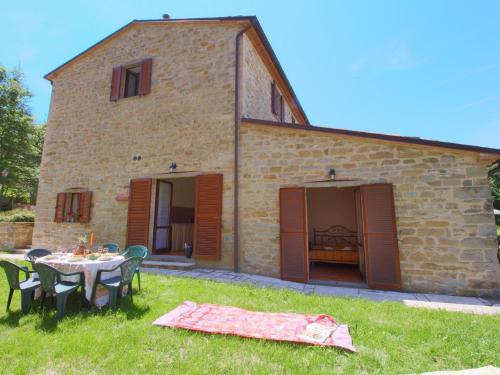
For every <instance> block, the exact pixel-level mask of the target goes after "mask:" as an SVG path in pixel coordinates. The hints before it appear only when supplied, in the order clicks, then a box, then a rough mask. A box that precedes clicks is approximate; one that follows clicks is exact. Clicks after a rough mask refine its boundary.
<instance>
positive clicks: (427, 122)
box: [0, 0, 500, 148]
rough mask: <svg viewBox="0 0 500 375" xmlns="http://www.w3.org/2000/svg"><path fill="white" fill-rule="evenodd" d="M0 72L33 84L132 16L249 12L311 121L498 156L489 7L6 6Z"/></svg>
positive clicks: (109, 1) (497, 62)
mask: <svg viewBox="0 0 500 375" xmlns="http://www.w3.org/2000/svg"><path fill="white" fill-rule="evenodd" d="M2 13H3V14H2V16H1V18H2V22H1V23H0V46H1V47H0V64H3V65H6V66H7V67H9V68H12V67H14V66H20V67H21V69H22V70H23V71H24V73H25V81H26V84H27V85H28V86H29V88H30V89H31V90H32V92H33V93H34V95H35V96H34V98H33V99H32V101H31V107H32V110H33V113H34V115H35V116H36V119H37V121H45V120H46V118H47V114H48V109H49V101H50V84H49V82H48V81H46V80H44V79H43V75H44V74H46V73H48V72H49V71H50V70H52V69H54V68H55V67H57V66H59V65H60V64H62V63H63V62H65V61H67V60H68V59H70V58H71V57H73V56H74V55H76V54H77V53H79V52H81V51H82V50H84V49H86V48H87V47H89V46H90V45H92V44H93V43H95V42H96V41H98V40H100V39H102V38H103V37H105V36H106V35H108V34H110V33H112V32H113V31H115V30H116V29H118V28H119V27H121V26H123V25H124V24H125V23H127V22H129V21H130V20H132V19H134V18H135V19H147V18H148V19H149V18H160V17H161V15H162V14H163V13H169V14H170V15H171V16H172V17H173V18H184V17H211V16H230V15H256V16H258V18H259V20H260V22H261V24H262V27H263V29H264V31H265V32H266V34H267V36H268V38H269V40H270V42H271V44H272V46H273V48H274V50H275V52H276V54H277V56H278V58H279V60H280V62H281V64H282V66H283V68H284V70H285V72H286V74H287V76H288V78H289V80H290V82H291V83H292V85H293V87H294V90H295V92H296V94H297V96H298V98H299V100H300V102H301V104H302V106H303V107H304V109H305V111H306V113H307V115H308V116H309V119H310V121H311V123H313V124H315V125H322V126H329V127H336V128H347V129H355V130H365V131H372V132H381V133H390V134H400V135H408V136H420V137H422V138H430V139H439V140H445V141H451V142H459V143H468V144H477V145H482V146H490V147H496V148H500V22H499V14H500V1H496V0H491V1H481V0H474V1H460V0H453V1H442V0H414V1H411V2H410V1H406V0H405V1H402V0H397V1H385V0H377V1H371V0H366V1H354V0H353V1H347V0H345V1H332V0H329V1H328V0H325V1H319V0H318V1H280V0H273V1H270V0H265V1H261V0H252V1H234V0H221V1H188V0H182V1H172V0H170V1H146V0H143V1H140V2H139V1H130V0H121V1H118V0H99V1H94V0H85V1H84V0H80V1H77V0H73V1H67V0H64V1H62V0H60V1H57V0H50V1H17V2H8V5H6V4H4V5H3V6H2Z"/></svg>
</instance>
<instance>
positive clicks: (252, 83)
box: [241, 35, 292, 122]
mask: <svg viewBox="0 0 500 375" xmlns="http://www.w3.org/2000/svg"><path fill="white" fill-rule="evenodd" d="M242 40H243V42H242V48H241V50H242V58H241V60H242V61H243V64H242V65H243V68H242V79H241V92H242V98H243V99H242V103H241V105H242V110H241V113H242V116H243V117H248V118H254V119H259V120H269V121H279V119H278V118H277V116H276V115H274V114H273V113H272V111H271V82H273V77H272V76H271V73H269V71H268V69H267V67H266V66H265V64H264V63H263V61H262V59H261V58H260V56H259V54H258V53H257V51H256V50H255V47H254V46H253V44H252V42H251V41H250V39H249V38H248V37H247V36H246V35H244V36H243V38H242ZM280 91H281V89H280ZM285 122H292V112H291V111H290V106H289V103H285Z"/></svg>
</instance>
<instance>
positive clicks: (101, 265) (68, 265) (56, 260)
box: [36, 253, 125, 307]
mask: <svg viewBox="0 0 500 375" xmlns="http://www.w3.org/2000/svg"><path fill="white" fill-rule="evenodd" d="M94 258H95V259H94ZM94 258H92V259H91V258H89V257H83V256H73V255H68V254H64V253H60V254H58V253H54V254H51V255H46V256H44V257H40V258H38V259H37V260H36V262H37V263H44V264H47V265H49V266H51V267H53V268H55V269H57V270H58V271H61V272H64V273H73V272H83V274H84V275H85V287H84V290H85V298H86V299H87V300H88V301H89V302H90V303H91V304H93V305H95V306H97V307H102V306H104V305H106V304H107V303H108V302H109V296H108V291H107V289H106V288H105V287H103V286H102V285H98V286H97V288H96V293H95V297H94V300H93V301H92V290H93V288H94V284H95V281H96V277H97V272H98V271H100V270H111V269H113V268H115V267H117V266H118V265H119V264H120V263H122V262H123V261H124V259H125V258H124V257H123V256H122V255H116V254H103V255H101V256H96V257H94ZM120 272H121V271H120V268H118V269H117V270H115V271H113V272H106V273H103V274H102V278H103V280H105V279H108V278H111V277H114V276H120ZM61 280H62V281H71V282H78V281H79V276H78V275H76V276H63V277H61ZM124 292H125V291H124Z"/></svg>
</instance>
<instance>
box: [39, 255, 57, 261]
mask: <svg viewBox="0 0 500 375" xmlns="http://www.w3.org/2000/svg"><path fill="white" fill-rule="evenodd" d="M41 259H43V260H54V259H59V257H58V256H56V255H45V256H44V257H43V258H41Z"/></svg>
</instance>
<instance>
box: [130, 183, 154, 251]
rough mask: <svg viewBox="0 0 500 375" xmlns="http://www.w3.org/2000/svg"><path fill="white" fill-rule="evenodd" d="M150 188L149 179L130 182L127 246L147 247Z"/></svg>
mask: <svg viewBox="0 0 500 375" xmlns="http://www.w3.org/2000/svg"><path fill="white" fill-rule="evenodd" d="M151 186H152V180H151V179H150V178H139V179H135V180H132V181H130V194H129V201H128V217H127V246H131V245H143V246H148V237H149V213H150V209H151Z"/></svg>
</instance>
